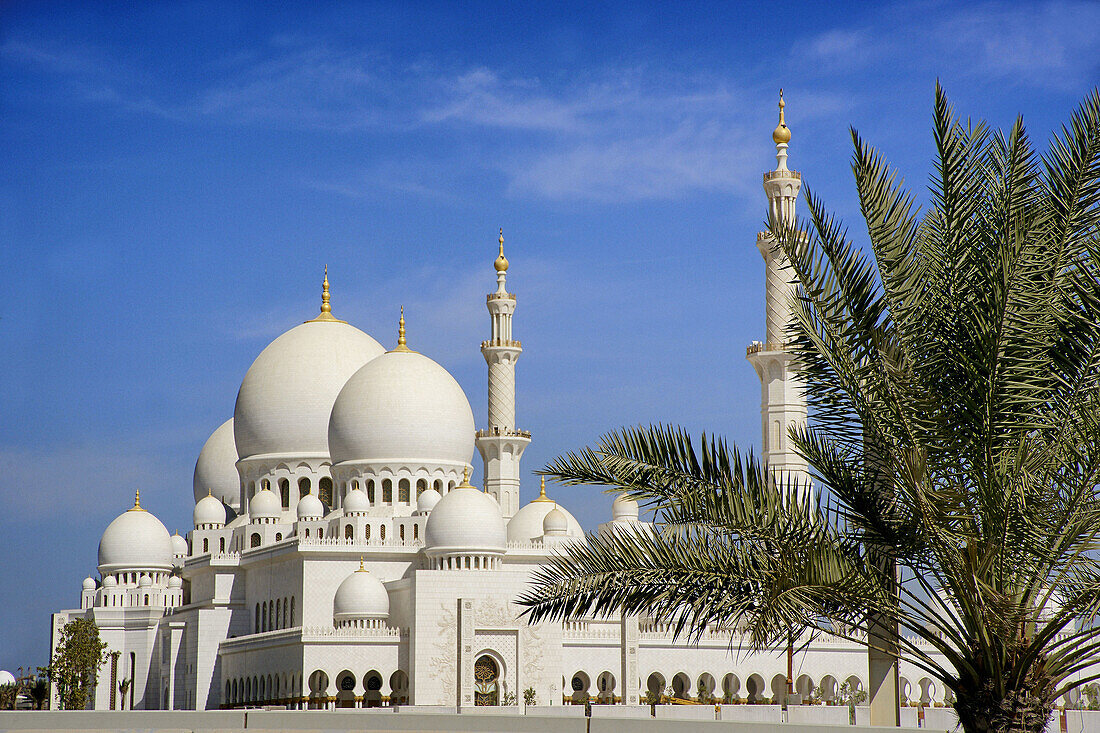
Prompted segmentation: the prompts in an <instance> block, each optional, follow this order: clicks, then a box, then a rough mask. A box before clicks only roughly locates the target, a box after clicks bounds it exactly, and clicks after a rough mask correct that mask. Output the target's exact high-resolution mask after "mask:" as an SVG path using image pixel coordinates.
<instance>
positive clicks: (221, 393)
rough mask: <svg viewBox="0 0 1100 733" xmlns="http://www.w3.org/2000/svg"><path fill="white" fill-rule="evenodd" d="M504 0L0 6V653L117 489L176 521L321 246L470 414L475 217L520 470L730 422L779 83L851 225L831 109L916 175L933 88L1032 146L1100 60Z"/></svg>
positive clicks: (752, 439)
mask: <svg viewBox="0 0 1100 733" xmlns="http://www.w3.org/2000/svg"><path fill="white" fill-rule="evenodd" d="M531 5H532V4H529V3H499V4H493V3H485V4H451V3H446V4H443V3H441V4H438V5H433V4H429V3H420V4H407V3H399V2H398V3H392V4H391V3H302V4H290V3H277V4H276V3H270V4H267V3H265V4H258V3H236V4H235V3H225V2H209V3H187V2H184V3H117V4H115V3H95V4H88V3H73V4H71V5H69V4H63V3H49V2H26V3H20V2H9V3H5V4H4V7H3V8H2V9H0V155H2V158H3V165H2V166H0V254H2V258H0V264H2V266H0V288H2V292H3V298H2V299H0V348H2V349H3V352H4V355H5V358H4V359H3V361H2V363H0V501H2V502H3V506H4V507H6V509H5V511H4V512H3V518H2V519H0V538H2V543H0V548H2V550H3V561H2V562H0V668H4V669H13V668H14V667H16V666H19V665H35V664H45V662H46V661H47V660H46V655H47V623H48V614H49V613H50V612H51V611H53V610H56V609H58V608H63V607H64V608H69V607H72V606H73V605H75V604H76V603H77V602H78V597H79V588H80V581H81V579H82V578H84V577H85V576H86V575H89V574H93V573H94V571H95V563H96V546H97V542H98V539H99V535H100V534H101V533H102V531H103V528H104V527H105V526H106V525H107V523H108V522H109V521H110V520H111V519H112V518H113V517H114V516H115V515H117V514H118V513H119V512H120V511H122V510H124V509H126V508H127V507H128V506H129V505H130V501H131V497H132V496H133V492H134V489H141V492H142V503H143V505H145V506H147V507H148V508H149V509H151V510H152V511H154V512H155V513H156V514H157V516H158V517H160V518H161V519H162V521H164V523H165V525H166V526H167V527H168V528H169V530H170V531H172V530H175V529H179V530H180V531H181V532H183V531H186V530H187V529H188V528H189V524H190V517H191V506H192V494H191V478H192V471H193V468H194V460H195V457H196V456H197V454H198V451H199V448H200V447H201V446H202V443H203V441H204V440H205V439H206V437H207V436H208V435H209V434H210V432H212V431H213V430H214V428H215V427H217V426H218V425H219V424H220V423H221V422H222V421H223V420H225V419H226V418H228V417H230V416H231V415H232V409H233V402H234V399H235V396H236V390H237V387H238V386H239V384H240V380H241V377H242V376H243V375H244V372H245V370H246V369H247V368H248V365H249V364H250V363H251V361H252V359H253V358H254V357H255V356H256V355H257V354H258V353H259V352H260V350H261V349H262V348H263V347H264V346H265V345H266V344H267V343H268V342H269V341H270V340H271V339H273V338H274V337H275V336H277V335H278V334H279V333H281V332H282V331H284V330H286V329H288V328H290V327H292V326H293V325H295V324H297V323H300V322H301V321H303V320H306V319H308V318H311V317H312V316H313V315H314V314H315V313H316V310H317V307H318V300H319V289H320V288H319V285H320V279H321V272H322V268H323V266H324V265H325V264H326V263H327V264H328V265H329V272H330V279H331V281H332V288H333V307H334V312H335V313H336V314H337V315H338V316H340V317H342V318H345V319H347V320H349V321H351V322H352V323H353V324H355V325H357V326H359V327H360V328H362V329H364V330H365V331H367V332H368V333H371V334H372V335H374V336H375V337H376V338H377V339H378V340H379V341H381V342H382V343H383V344H385V345H390V344H392V343H393V342H394V340H395V336H396V333H395V331H396V324H395V321H396V316H397V309H398V306H399V305H401V304H404V306H405V309H406V314H407V319H408V327H409V339H410V344H411V345H412V346H413V347H414V348H416V349H418V350H419V351H421V352H423V353H425V354H427V355H429V356H431V357H433V358H435V359H436V360H437V361H439V362H440V363H442V364H443V365H444V366H445V367H447V368H448V369H449V370H450V371H451V372H452V373H453V374H454V375H455V377H456V378H457V379H458V380H459V382H460V383H461V384H462V385H463V387H464V388H465V389H466V392H467V395H468V396H469V398H470V401H471V403H472V405H473V407H474V412H475V416H477V419H478V424H479V425H481V424H483V422H484V415H485V364H484V361H483V359H482V357H481V355H480V353H479V351H478V344H479V342H480V340H481V339H483V338H485V336H486V334H487V331H488V318H487V314H486V312H485V307H484V294H485V293H486V292H488V291H490V290H491V289H493V285H494V278H493V271H492V267H491V263H492V260H493V258H494V257H495V254H496V252H495V241H496V231H497V229H498V228H499V227H504V230H505V235H506V237H507V242H508V243H507V248H508V257H509V259H510V260H511V262H512V268H511V272H510V277H509V285H510V289H511V290H512V291H513V292H516V293H517V294H518V296H519V308H518V311H517V314H516V322H515V333H516V335H517V337H518V338H520V339H522V340H523V342H524V346H525V353H524V356H523V358H522V359H521V361H520V363H519V374H518V383H519V396H518V409H519V416H518V422H519V424H520V426H521V427H524V428H529V429H530V430H532V431H533V433H534V442H533V443H532V445H531V447H530V449H529V450H528V452H527V455H526V457H525V468H527V469H531V470H533V469H535V468H538V467H540V466H542V465H543V464H545V463H546V462H547V461H548V460H550V459H551V458H552V457H554V456H555V455H556V454H558V453H559V452H562V451H565V450H569V449H574V448H578V447H581V446H583V445H585V444H588V443H590V442H591V441H592V440H593V439H594V438H595V437H597V436H598V435H599V434H600V433H602V432H604V431H606V430H608V429H610V428H613V427H615V426H619V425H624V424H634V423H639V422H645V423H648V422H651V421H669V422H675V423H681V424H683V425H685V426H688V427H689V428H691V429H692V430H693V431H696V432H698V431H701V430H708V431H714V432H717V433H721V434H724V435H726V436H728V437H729V438H731V439H732V440H734V441H736V442H737V443H738V444H740V445H744V446H749V445H755V444H757V443H758V441H759V434H758V433H759V428H758V425H759V412H758V410H759V383H758V382H757V379H756V376H755V374H754V373H753V371H752V369H751V367H750V366H749V365H748V364H747V362H745V361H744V348H745V346H746V345H747V344H748V343H749V342H750V341H751V340H753V339H758V338H761V337H762V334H763V304H762V292H763V268H762V262H761V260H760V256H759V254H758V253H757V251H756V247H755V232H756V231H757V230H758V229H760V228H761V225H762V222H763V219H764V217H765V201H764V197H763V193H762V190H761V187H760V176H761V174H762V172H763V171H765V170H770V169H771V168H772V167H774V163H775V159H774V147H773V146H772V144H771V140H770V133H771V130H772V128H773V127H774V126H775V122H776V109H775V102H776V94H777V91H778V89H779V87H784V88H785V89H786V98H787V102H788V106H787V113H788V118H787V119H788V123H789V124H790V127H791V129H792V131H793V139H792V142H791V158H790V163H791V166H792V167H793V168H795V169H797V170H800V171H802V173H803V177H804V181H805V182H806V184H807V185H808V186H809V187H810V188H811V189H813V190H814V191H815V192H816V193H818V194H820V195H822V196H823V197H824V198H825V200H826V201H827V202H828V203H829V205H830V206H831V207H832V208H833V209H834V210H836V211H837V212H838V213H839V214H840V215H841V216H842V217H844V218H845V219H846V220H847V221H848V222H849V224H850V225H851V226H852V231H853V234H854V236H856V237H857V238H859V237H860V236H862V232H861V230H860V229H859V226H858V219H857V214H858V212H857V209H856V207H855V202H854V195H853V190H852V185H851V178H850V172H849V155H850V142H849V138H848V132H847V130H848V127H849V126H850V125H854V126H855V127H856V128H858V129H859V131H860V132H861V133H862V134H863V135H864V136H865V137H867V138H868V139H869V140H870V141H872V142H873V143H874V144H876V145H877V146H879V147H880V148H881V149H882V150H883V151H885V153H886V154H887V156H888V157H889V159H890V160H891V162H893V163H894V164H896V165H897V166H898V167H899V168H900V169H901V170H902V172H903V173H904V175H905V176H906V179H907V180H908V181H909V182H910V184H911V185H912V186H913V187H914V190H915V191H916V193H917V195H918V198H923V197H924V187H925V182H926V180H927V175H928V170H929V161H930V159H931V153H932V148H931V136H930V126H929V121H930V117H931V109H932V93H933V85H934V83H935V80H936V79H937V78H939V79H940V80H941V81H942V83H943V84H944V85H945V87H946V88H947V90H948V92H949V94H950V95H951V98H952V100H953V102H954V103H955V105H956V107H957V109H958V110H959V112H960V113H961V114H963V115H972V116H975V117H983V118H985V119H987V120H989V121H990V122H991V123H993V124H994V125H997V126H1002V127H1003V126H1007V125H1008V124H1010V123H1011V122H1012V120H1013V119H1014V117H1015V116H1016V115H1017V114H1023V115H1024V118H1025V121H1026V122H1027V124H1028V126H1029V128H1030V130H1031V132H1032V135H1033V137H1034V138H1036V139H1039V140H1042V139H1045V138H1046V137H1047V136H1048V134H1049V132H1050V130H1051V129H1052V128H1053V127H1054V126H1056V125H1059V124H1060V123H1061V121H1063V120H1064V119H1066V118H1067V117H1068V114H1069V112H1070V111H1071V110H1072V108H1073V107H1074V106H1075V105H1076V104H1077V102H1078V101H1079V100H1080V99H1081V98H1082V97H1083V96H1084V94H1085V93H1086V92H1087V90H1088V89H1090V88H1091V87H1092V86H1094V85H1096V84H1097V82H1098V77H1100V37H1098V36H1097V34H1096V33H1095V29H1096V28H1097V27H1100V4H1098V3H1080V4H1078V3H1070V2H1044V3H1020V2H1015V3H981V2H979V3H967V4H965V5H962V4H958V5H956V4H952V3H941V2H912V3H904V4H897V5H893V4H889V3H879V2H875V3H865V4H858V3H846V4H845V8H844V10H843V11H837V10H832V9H831V8H833V7H834V6H833V5H832V4H830V3H818V2H814V3H799V2H789V3H781V4H776V3H766V4H764V3H761V4H759V6H748V5H743V4H736V3H725V4H715V5H708V4H702V3H669V4H659V3H633V4H609V5H607V6H606V7H599V4H592V3H560V4H554V5H553V6H552V7H549V8H547V9H545V10H536V9H534V8H533V7H531ZM536 487H537V484H536V482H534V481H533V480H531V479H530V477H529V478H528V481H527V483H526V484H525V485H524V492H523V493H524V498H525V499H526V498H530V497H532V496H533V495H534V494H535V492H536V491H537V488H536ZM550 493H551V495H552V496H555V497H557V498H560V499H561V500H562V501H563V503H564V504H566V505H567V506H568V507H569V508H570V509H571V510H572V511H573V512H574V513H575V514H576V515H577V517H578V518H579V519H580V520H581V522H582V523H583V524H584V525H585V526H586V527H589V528H591V527H594V525H595V524H596V523H598V522H600V521H603V520H604V518H606V516H607V515H608V512H609V506H610V499H609V498H608V497H606V496H605V495H603V494H600V493H599V492H596V491H591V490H585V489H565V488H560V487H551V489H550Z"/></svg>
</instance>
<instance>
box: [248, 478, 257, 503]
mask: <svg viewBox="0 0 1100 733" xmlns="http://www.w3.org/2000/svg"><path fill="white" fill-rule="evenodd" d="M255 495H256V482H255V481H253V482H252V483H250V484H249V485H248V498H249V499H251V498H252V497H253V496H255Z"/></svg>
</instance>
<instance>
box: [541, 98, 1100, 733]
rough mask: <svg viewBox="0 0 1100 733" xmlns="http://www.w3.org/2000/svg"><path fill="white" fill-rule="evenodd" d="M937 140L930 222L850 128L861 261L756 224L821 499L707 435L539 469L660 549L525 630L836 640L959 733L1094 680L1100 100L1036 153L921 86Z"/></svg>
mask: <svg viewBox="0 0 1100 733" xmlns="http://www.w3.org/2000/svg"><path fill="white" fill-rule="evenodd" d="M933 123H934V131H935V141H936V147H937V154H938V155H937V158H938V159H937V162H936V172H935V174H934V176H933V179H932V186H931V190H932V201H931V205H930V207H929V210H928V211H927V212H926V213H925V214H924V215H923V216H918V212H916V211H914V208H913V200H912V197H911V196H910V195H909V194H908V193H907V192H906V191H905V190H904V189H903V188H902V184H901V182H900V180H899V178H898V176H897V174H896V172H895V171H893V170H891V169H890V168H889V167H888V165H887V164H886V163H885V161H884V160H883V158H882V157H881V156H880V155H879V154H878V153H877V152H876V151H875V150H874V149H872V148H871V147H870V146H868V145H867V144H866V143H865V142H864V141H863V140H862V139H861V138H860V137H859V136H858V135H857V134H856V133H855V132H854V131H853V133H852V138H853V142H854V145H855V154H854V157H853V166H852V167H853V172H854V174H855V180H856V189H857V192H858V195H859V200H860V206H861V212H862V214H863V217H864V219H865V220H866V225H867V232H868V235H869V242H870V250H871V252H872V254H873V255H874V259H870V258H869V257H868V256H866V255H864V254H863V253H862V252H861V250H860V249H859V248H858V247H857V246H856V245H855V244H854V243H853V242H852V240H850V239H849V238H848V235H847V230H846V229H845V228H844V226H843V225H842V224H841V223H840V222H839V221H837V220H836V219H835V218H833V217H832V216H830V215H829V214H828V213H827V212H826V211H825V208H824V206H823V205H822V203H821V201H819V200H818V199H816V198H815V197H814V196H813V195H812V194H810V193H809V192H807V194H806V198H807V200H808V204H809V209H810V218H809V220H808V221H807V222H801V223H796V224H793V225H791V224H788V223H786V222H777V221H772V222H770V228H771V230H772V232H773V234H774V235H775V236H776V238H777V241H779V243H780V244H779V246H780V247H781V248H782V250H783V253H784V255H785V257H786V259H787V262H788V263H789V270H788V271H789V273H790V276H791V277H792V278H794V279H795V280H797V283H798V285H799V286H800V291H799V301H798V302H797V303H796V304H795V313H796V318H795V322H794V323H792V325H791V328H790V330H789V332H788V338H789V341H790V344H789V345H788V346H787V348H790V349H791V350H792V351H793V352H794V356H795V359H796V361H797V363H798V364H799V369H800V371H801V373H802V377H803V379H804V382H805V393H806V398H807V402H808V405H809V408H810V426H809V427H806V428H796V429H793V430H792V431H791V434H790V438H791V440H792V441H793V442H794V444H795V445H796V446H797V447H798V450H799V452H800V453H801V454H802V455H803V457H804V458H805V459H806V460H807V462H808V463H809V465H810V469H811V472H812V474H813V476H814V479H815V484H816V488H817V490H818V491H819V492H820V493H818V494H817V495H816V496H815V495H813V494H811V492H808V491H807V490H806V487H799V486H795V485H792V483H791V481H790V480H789V478H788V477H784V476H776V475H773V474H772V473H771V472H770V471H769V470H768V468H767V467H765V466H761V465H759V464H758V462H756V461H755V460H753V458H752V456H751V455H750V456H748V459H747V460H743V459H742V456H741V454H740V453H739V452H738V451H737V450H736V449H735V448H733V449H731V448H730V447H728V446H727V445H726V444H725V443H724V442H722V441H721V440H714V439H711V438H708V437H707V436H703V441H702V443H701V445H699V446H698V447H697V446H696V444H694V443H693V442H692V440H691V439H690V437H688V436H687V435H686V434H685V433H684V432H683V431H682V430H677V429H674V428H668V427H660V426H658V427H652V428H648V429H647V428H637V429H633V430H622V431H618V432H615V433H613V434H610V435H607V436H605V437H604V438H602V439H601V441H600V443H599V445H598V446H597V447H596V448H595V449H588V450H584V451H582V452H580V453H578V454H573V453H571V454H568V455H566V456H563V457H561V458H559V459H557V460H556V461H555V462H554V463H553V464H551V465H550V466H549V467H548V468H547V473H549V474H550V475H554V476H556V477H557V478H558V479H559V480H561V481H563V482H565V483H570V484H596V485H605V486H610V487H612V488H613V489H614V490H618V491H621V492H623V493H626V494H628V495H630V496H632V497H634V498H636V499H638V500H640V501H642V502H644V503H645V504H646V505H648V506H649V507H651V508H653V509H654V510H655V511H656V513H657V518H658V524H657V530H656V531H652V532H650V531H642V532H617V533H613V534H609V535H605V536H601V537H593V538H590V540H589V542H588V543H587V544H586V545H581V544H573V545H570V546H568V547H567V549H566V551H565V552H564V553H563V554H562V555H561V556H560V557H559V558H556V559H554V560H553V561H552V562H551V563H549V564H548V565H546V566H544V567H543V569H542V570H540V571H539V573H538V574H537V576H536V579H535V584H534V585H533V587H532V588H531V589H530V590H529V591H528V592H527V594H526V595H525V596H524V597H523V598H522V599H521V601H522V602H523V603H524V604H525V605H526V606H528V611H527V613H528V614H529V617H530V618H531V620H532V621H536V620H540V619H545V618H568V617H570V616H574V615H579V614H584V613H591V612H596V613H618V612H620V611H625V612H627V613H642V612H648V613H650V614H652V615H654V616H656V617H657V618H659V619H662V620H665V621H668V622H670V623H671V624H672V628H673V629H674V630H676V631H677V632H678V633H680V632H682V633H686V634H699V633H702V631H703V630H704V629H705V628H706V627H708V626H711V627H715V626H717V627H722V628H734V627H735V626H737V625H740V626H742V627H744V628H746V629H747V630H748V641H749V643H750V644H751V645H753V646H754V647H756V648H758V649H765V648H771V649H776V648H781V647H782V645H783V644H784V643H785V642H786V641H787V634H788V633H790V630H792V629H809V630H811V631H816V632H819V633H831V634H835V635H839V636H842V637H846V638H848V639H850V640H852V641H853V642H856V643H860V644H865V645H867V646H868V647H869V652H873V653H874V654H876V655H878V657H880V658H881V657H882V656H886V657H890V656H891V655H898V656H900V657H902V658H904V659H906V660H907V661H909V662H910V663H912V664H913V665H915V666H916V667H918V668H920V669H921V670H923V671H924V672H926V673H927V674H928V675H929V676H931V677H934V678H936V679H938V680H940V681H941V682H942V683H943V684H944V686H945V688H946V689H947V690H948V692H949V695H950V697H951V699H953V703H952V704H953V706H954V708H955V710H956V712H957V713H958V715H959V719H960V722H961V724H962V726H963V728H964V730H965V731H967V733H986V732H987V731H996V732H1000V731H1013V732H1015V731H1020V732H1025V731H1026V732H1029V733H1040V732H1041V731H1042V730H1043V729H1044V728H1045V726H1046V723H1047V721H1048V720H1049V719H1050V717H1051V713H1052V710H1053V705H1054V701H1055V699H1056V698H1057V697H1059V696H1061V695H1062V694H1064V693H1065V692H1066V691H1068V690H1069V689H1072V688H1073V687H1075V686H1078V685H1083V684H1086V683H1088V682H1091V681H1093V680H1095V679H1097V678H1100V673H1098V672H1097V671H1096V670H1097V669H1100V665H1098V666H1093V665H1097V663H1098V662H1100V625H1098V624H1097V623H1095V618H1096V613H1097V611H1098V610H1100V560H1098V558H1097V554H1096V550H1097V549H1100V493H1098V484H1100V93H1098V92H1095V91H1094V92H1093V93H1091V94H1090V95H1089V96H1088V97H1087V98H1086V100H1085V101H1084V103H1083V104H1082V105H1081V107H1080V108H1079V109H1078V111H1077V112H1076V113H1075V114H1074V115H1073V117H1072V119H1071V121H1070V123H1069V125H1068V126H1067V127H1065V128H1063V130H1062V131H1061V133H1060V134H1058V135H1056V136H1055V137H1054V138H1053V139H1052V140H1051V141H1050V143H1049V145H1048V150H1047V152H1046V153H1044V154H1042V155H1039V154H1037V153H1036V152H1035V150H1034V149H1033V146H1032V145H1031V143H1030V141H1029V139H1028V137H1027V134H1026V133H1025V130H1024V126H1023V123H1022V121H1019V120H1017V122H1016V123H1015V124H1014V125H1013V127H1012V128H1011V130H1010V131H1009V132H1008V133H1007V134H1001V133H995V132H991V131H990V130H989V129H988V128H987V127H985V126H984V125H980V124H979V125H970V124H965V125H964V124H962V123H960V122H959V121H958V120H957V119H956V118H955V116H954V114H953V112H952V111H951V108H950V106H949V105H948V103H947V99H946V97H945V95H944V94H943V92H942V91H941V90H940V89H939V87H938V86H937V89H936V103H935V113H934V119H933ZM869 656H870V654H869ZM872 695H873V693H872Z"/></svg>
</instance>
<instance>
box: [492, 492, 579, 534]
mask: <svg viewBox="0 0 1100 733" xmlns="http://www.w3.org/2000/svg"><path fill="white" fill-rule="evenodd" d="M554 507H557V508H558V510H559V511H560V512H561V513H562V514H564V515H565V521H566V522H567V524H568V528H567V531H566V534H567V535H569V536H570V537H583V536H584V529H582V528H581V524H580V522H578V521H577V520H576V518H575V517H574V516H573V515H572V514H570V513H569V512H568V511H566V510H565V508H564V507H562V506H561V505H559V504H556V503H555V502H554V501H553V500H552V499H548V498H547V497H546V480H545V479H543V483H542V490H541V491H540V492H539V497H538V498H537V499H534V500H533V501H530V502H528V503H527V504H525V505H523V506H522V507H520V510H519V511H518V512H516V513H515V515H514V516H513V517H512V518H511V519H509V520H508V541H509V542H531V541H532V540H534V539H535V538H536V537H541V536H542V535H543V534H544V530H543V526H542V522H543V520H544V519H546V515H547V514H549V513H550V512H551V511H552V510H553V509H554Z"/></svg>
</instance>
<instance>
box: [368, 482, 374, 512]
mask: <svg viewBox="0 0 1100 733" xmlns="http://www.w3.org/2000/svg"><path fill="white" fill-rule="evenodd" d="M367 501H369V502H370V503H371V506H374V479H372V478H371V479H367Z"/></svg>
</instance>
